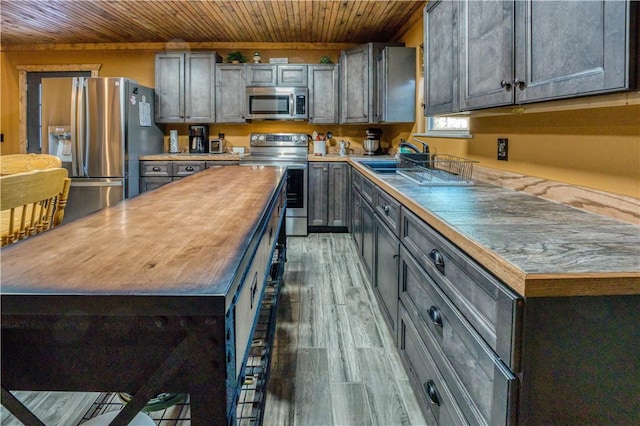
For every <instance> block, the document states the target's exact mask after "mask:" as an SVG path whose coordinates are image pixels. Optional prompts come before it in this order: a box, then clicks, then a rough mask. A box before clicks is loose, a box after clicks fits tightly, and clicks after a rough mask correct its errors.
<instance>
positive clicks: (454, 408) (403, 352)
mask: <svg viewBox="0 0 640 426" xmlns="http://www.w3.org/2000/svg"><path fill="white" fill-rule="evenodd" d="M398 310H399V315H398V317H399V322H398V326H399V328H398V349H399V352H400V359H401V360H402V363H403V364H404V367H405V369H406V370H407V375H408V376H409V382H410V383H411V386H412V387H413V389H414V393H415V395H416V397H417V398H418V405H420V407H421V408H422V410H423V411H424V414H425V418H430V417H435V419H436V421H437V422H438V424H441V425H456V426H462V425H468V424H469V422H468V421H467V420H466V419H465V417H464V415H463V413H462V410H461V409H460V406H459V405H458V404H457V402H456V400H455V398H454V397H453V394H452V393H451V390H450V389H449V386H448V385H447V382H446V380H445V379H444V377H442V374H440V371H439V370H438V367H436V363H435V360H434V359H433V357H432V356H431V355H430V354H429V351H428V350H427V347H426V346H425V342H424V341H423V340H422V338H421V337H420V335H419V334H418V331H417V330H416V328H415V326H414V325H413V323H412V322H411V319H410V318H409V315H408V314H407V311H406V310H405V309H404V307H403V306H402V303H400V305H399V309H398Z"/></svg>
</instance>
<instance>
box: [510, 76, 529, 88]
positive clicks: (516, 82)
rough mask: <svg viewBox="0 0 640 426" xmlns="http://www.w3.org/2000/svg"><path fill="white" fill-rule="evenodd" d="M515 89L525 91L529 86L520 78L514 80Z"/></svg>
mask: <svg viewBox="0 0 640 426" xmlns="http://www.w3.org/2000/svg"><path fill="white" fill-rule="evenodd" d="M513 87H517V88H518V89H520V90H524V88H525V87H527V84H526V83H525V82H524V81H521V80H520V79H519V78H516V79H515V80H513Z"/></svg>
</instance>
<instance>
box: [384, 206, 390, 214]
mask: <svg viewBox="0 0 640 426" xmlns="http://www.w3.org/2000/svg"><path fill="white" fill-rule="evenodd" d="M383 210H384V212H385V213H389V210H391V206H390V205H389V204H385V205H384V208H383Z"/></svg>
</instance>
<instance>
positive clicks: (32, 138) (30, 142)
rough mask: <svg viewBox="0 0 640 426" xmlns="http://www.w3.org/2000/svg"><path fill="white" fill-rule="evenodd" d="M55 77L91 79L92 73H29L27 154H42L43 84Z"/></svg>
mask: <svg viewBox="0 0 640 426" xmlns="http://www.w3.org/2000/svg"><path fill="white" fill-rule="evenodd" d="M53 77H91V71H53V72H27V153H36V154H40V153H42V144H43V141H42V119H41V107H42V96H41V93H42V91H41V87H42V85H41V83H42V79H43V78H53ZM69 96H71V94H69ZM45 142H46V141H45Z"/></svg>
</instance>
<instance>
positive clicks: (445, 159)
mask: <svg viewBox="0 0 640 426" xmlns="http://www.w3.org/2000/svg"><path fill="white" fill-rule="evenodd" d="M473 163H477V161H474V160H469V159H467V158H462V157H456V156H455V155H449V154H431V155H430V154H428V153H425V154H406V153H402V154H400V158H399V164H398V174H400V175H403V176H404V177H406V178H407V179H410V180H412V181H414V182H416V183H418V184H425V185H426V184H430V185H473V181H472V180H471V176H472V174H473Z"/></svg>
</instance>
